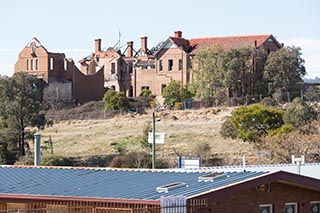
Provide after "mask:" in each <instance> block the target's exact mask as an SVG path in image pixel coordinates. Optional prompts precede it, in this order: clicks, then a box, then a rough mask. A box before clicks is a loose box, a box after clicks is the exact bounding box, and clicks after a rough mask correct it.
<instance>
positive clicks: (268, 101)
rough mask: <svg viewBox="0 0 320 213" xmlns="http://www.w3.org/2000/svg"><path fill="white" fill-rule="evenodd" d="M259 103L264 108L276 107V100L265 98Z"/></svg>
mask: <svg viewBox="0 0 320 213" xmlns="http://www.w3.org/2000/svg"><path fill="white" fill-rule="evenodd" d="M260 103H261V104H262V105H264V106H266V107H274V106H277V105H278V104H277V102H276V100H275V99H273V98H271V97H265V98H264V99H262V100H261V102H260Z"/></svg>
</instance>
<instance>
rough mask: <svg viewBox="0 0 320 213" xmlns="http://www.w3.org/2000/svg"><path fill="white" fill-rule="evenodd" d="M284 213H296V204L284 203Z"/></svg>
mask: <svg viewBox="0 0 320 213" xmlns="http://www.w3.org/2000/svg"><path fill="white" fill-rule="evenodd" d="M284 209H285V213H297V203H286V204H285V207H284Z"/></svg>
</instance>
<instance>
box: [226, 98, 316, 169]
mask: <svg viewBox="0 0 320 213" xmlns="http://www.w3.org/2000/svg"><path fill="white" fill-rule="evenodd" d="M318 114H319V111H317V109H316V108H314V107H312V106H311V105H309V104H307V103H306V102H304V101H302V100H301V99H300V98H296V99H294V100H293V102H292V103H289V104H287V105H285V106H283V107H282V108H280V107H278V108H275V106H272V107H266V106H263V105H258V104H255V105H251V106H242V107H240V108H239V109H237V110H234V111H233V112H232V117H231V118H230V119H228V120H226V121H225V122H224V124H223V125H222V128H221V132H220V133H221V134H222V135H223V136H224V137H229V138H234V137H235V136H237V137H238V138H240V139H242V140H243V141H249V142H252V143H254V145H255V147H256V149H258V150H259V151H261V150H262V151H264V152H265V153H268V157H269V159H270V161H271V162H276V163H289V162H290V161H291V155H298V156H299V155H305V156H306V157H307V159H308V161H309V162H310V161H311V162H312V161H315V160H319V154H318V153H319V152H320V141H319V140H317V138H318V137H319V133H320V132H319V128H318V126H319V120H317V118H318Z"/></svg>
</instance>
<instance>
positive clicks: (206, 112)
mask: <svg viewBox="0 0 320 213" xmlns="http://www.w3.org/2000/svg"><path fill="white" fill-rule="evenodd" d="M231 110H232V109H231V108H219V109H216V108H210V109H203V110H184V111H161V112H157V113H156V117H157V120H158V121H157V122H156V131H157V132H164V133H165V134H166V135H165V144H164V145H159V146H158V150H159V151H158V154H159V155H162V156H163V157H165V158H173V157H177V156H176V155H175V153H174V151H176V152H179V153H180V154H182V155H183V156H192V154H193V149H194V147H195V146H196V145H197V144H199V143H203V142H207V143H209V144H210V146H211V151H212V155H215V156H231V157H236V156H237V158H239V156H240V159H241V156H242V155H243V154H247V156H250V155H251V156H252V155H253V154H254V153H255V151H254V149H253V147H252V146H251V145H250V144H247V143H243V142H241V141H239V140H230V139H224V138H222V137H221V136H220V134H219V130H220V127H221V124H222V123H223V121H224V119H225V117H226V116H229V115H230V114H231ZM148 122H151V112H147V113H146V114H143V115H135V114H126V115H122V116H116V117H113V118H110V119H105V120H68V121H61V122H59V123H56V124H54V126H53V127H49V128H46V129H45V130H43V131H42V132H41V134H42V141H44V140H48V138H49V136H51V137H52V140H53V143H54V154H59V155H64V156H90V155H107V154H113V153H115V150H114V149H113V147H112V145H111V144H112V143H116V142H118V141H119V140H123V139H127V138H132V137H136V136H139V135H142V131H143V129H144V127H145V125H146V124H147V123H148Z"/></svg>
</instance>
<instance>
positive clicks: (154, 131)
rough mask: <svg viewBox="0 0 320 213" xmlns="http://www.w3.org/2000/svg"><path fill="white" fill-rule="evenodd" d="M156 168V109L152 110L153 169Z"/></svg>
mask: <svg viewBox="0 0 320 213" xmlns="http://www.w3.org/2000/svg"><path fill="white" fill-rule="evenodd" d="M155 168H156V118H155V109H153V111H152V169H155Z"/></svg>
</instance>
